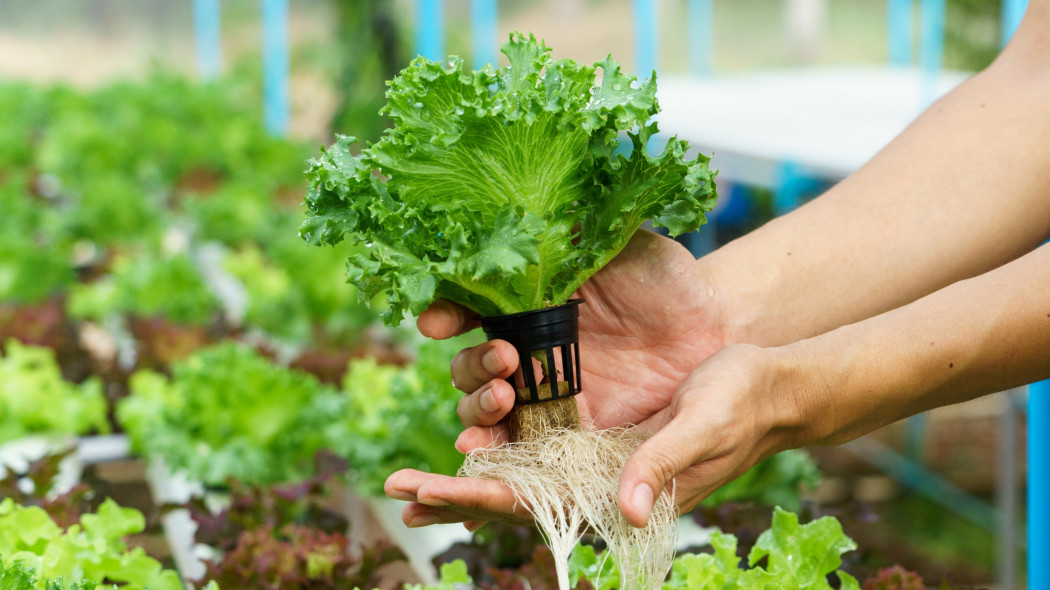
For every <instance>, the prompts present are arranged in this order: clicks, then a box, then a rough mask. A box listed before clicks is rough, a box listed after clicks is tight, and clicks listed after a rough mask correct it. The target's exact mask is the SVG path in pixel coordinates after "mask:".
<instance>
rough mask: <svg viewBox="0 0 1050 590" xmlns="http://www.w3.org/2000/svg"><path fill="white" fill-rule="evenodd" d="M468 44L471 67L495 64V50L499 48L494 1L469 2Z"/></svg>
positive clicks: (497, 17)
mask: <svg viewBox="0 0 1050 590" xmlns="http://www.w3.org/2000/svg"><path fill="white" fill-rule="evenodd" d="M470 44H471V50H472V51H473V60H474V63H473V66H474V68H475V69H476V68H480V67H481V66H483V65H485V64H492V65H493V66H497V65H499V64H497V63H496V48H497V47H498V46H499V13H498V10H497V7H496V0H471V2H470Z"/></svg>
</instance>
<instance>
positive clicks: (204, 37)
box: [193, 0, 222, 80]
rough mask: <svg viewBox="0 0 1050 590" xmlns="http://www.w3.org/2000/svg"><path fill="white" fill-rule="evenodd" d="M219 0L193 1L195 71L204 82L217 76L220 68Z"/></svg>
mask: <svg viewBox="0 0 1050 590" xmlns="http://www.w3.org/2000/svg"><path fill="white" fill-rule="evenodd" d="M220 16H221V14H220V9H219V0H193V30H194V37H195V40H196V43H197V71H198V72H199V73H200V77H201V78H202V79H204V80H212V79H214V78H215V77H216V76H218V75H219V70H220V69H221V67H222V34H221V30H220V27H219V22H220V21H219V19H220Z"/></svg>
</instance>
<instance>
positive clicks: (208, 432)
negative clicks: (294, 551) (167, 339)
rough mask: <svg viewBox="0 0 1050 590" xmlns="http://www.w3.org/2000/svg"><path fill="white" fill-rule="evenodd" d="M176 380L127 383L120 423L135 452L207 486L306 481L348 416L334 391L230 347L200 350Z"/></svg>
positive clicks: (140, 378)
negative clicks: (333, 432) (332, 434)
mask: <svg viewBox="0 0 1050 590" xmlns="http://www.w3.org/2000/svg"><path fill="white" fill-rule="evenodd" d="M172 373H173V375H172V378H171V379H170V380H169V379H168V378H166V377H165V376H163V375H161V374H159V373H155V372H152V371H138V372H136V373H135V374H133V375H132V377H131V391H132V394H131V395H130V396H129V397H128V398H126V399H124V400H123V401H122V402H121V403H120V404H119V405H118V407H117V419H118V421H119V422H120V424H121V425H122V426H123V427H124V429H125V430H126V431H127V432H128V435H129V436H130V438H131V442H132V446H133V448H134V449H135V450H136V451H138V452H141V453H143V454H145V455H147V456H152V455H159V456H160V457H162V458H163V459H164V460H165V461H166V462H167V464H168V466H169V467H171V468H173V469H184V470H186V471H187V472H188V473H189V475H190V476H191V477H194V478H196V479H199V480H201V481H203V482H205V483H207V484H212V485H223V484H225V483H226V480H227V479H228V478H230V477H233V478H236V479H238V480H240V481H242V482H245V483H252V484H254V483H275V482H287V481H298V480H301V479H304V478H306V477H309V476H310V475H311V474H312V473H313V470H314V455H315V454H316V453H317V451H319V450H321V449H323V448H326V447H327V446H329V443H330V439H329V437H328V436H329V432H330V428H331V425H332V424H333V423H338V422H339V417H340V412H341V411H342V409H343V408H345V403H344V402H343V401H342V399H341V396H340V395H339V394H338V393H337V392H336V391H334V390H331V389H329V388H326V387H324V386H322V385H321V384H320V383H318V382H317V380H316V379H314V378H313V377H312V376H310V375H307V374H304V373H300V372H297V371H292V370H290V369H287V368H285V367H281V366H278V365H276V364H274V363H273V362H271V361H270V360H269V359H266V358H265V357H263V356H261V355H260V354H259V353H257V352H256V351H255V350H253V349H251V348H249V347H247V346H244V345H240V344H236V343H232V342H227V343H223V344H219V345H216V346H212V347H209V348H205V349H202V350H200V351H199V352H197V353H196V354H194V355H193V356H191V357H189V358H187V359H184V360H183V361H181V362H178V363H176V364H175V365H174V367H173V368H172Z"/></svg>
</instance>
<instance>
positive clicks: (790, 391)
mask: <svg viewBox="0 0 1050 590" xmlns="http://www.w3.org/2000/svg"><path fill="white" fill-rule="evenodd" d="M819 349H820V344H819V342H813V339H810V340H804V341H801V342H797V343H793V344H790V345H786V346H779V347H773V348H768V349H766V350H767V351H768V354H769V356H770V364H771V366H772V367H773V385H772V387H771V389H770V391H772V392H773V398H774V399H773V400H772V402H771V403H773V404H775V405H776V407H777V413H778V415H780V416H781V418H780V421H779V423H778V424H777V425H776V426H777V427H778V428H779V429H780V431H781V432H782V438H783V441H782V445H781V446H782V447H783V449H789V448H798V447H803V446H807V445H813V444H828V443H829V442H830V441H831V438H832V435H833V433H834V431H835V428H834V426H833V423H834V419H835V416H836V412H835V408H834V406H833V405H832V404H831V402H832V397H831V392H832V391H834V390H835V387H836V386H835V385H834V380H835V377H834V376H835V371H833V370H832V369H831V368H830V367H828V366H827V361H826V357H825V356H824V355H822V354H820V352H819Z"/></svg>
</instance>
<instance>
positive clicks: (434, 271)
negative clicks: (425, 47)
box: [300, 34, 715, 323]
mask: <svg viewBox="0 0 1050 590" xmlns="http://www.w3.org/2000/svg"><path fill="white" fill-rule="evenodd" d="M503 53H504V55H506V56H507V59H508V60H509V62H510V64H509V65H508V66H506V67H504V68H501V69H499V70H495V69H493V68H491V67H485V68H483V69H481V70H477V71H473V72H471V71H469V70H465V69H464V66H463V61H462V60H461V59H459V58H456V57H451V58H449V59H448V60H446V61H444V62H433V61H429V60H427V59H425V58H417V59H416V60H415V61H413V62H412V63H411V65H409V67H408V68H406V69H405V70H403V71H402V72H401V73H400V75H398V76H397V77H396V78H395V79H394V80H392V81H391V82H390V83H389V86H390V89H389V91H388V92H387V105H386V106H385V107H384V108H383V110H382V111H381V113H382V114H385V115H386V116H388V117H389V118H390V119H391V120H392V121H393V123H394V126H393V128H391V129H389V130H387V132H386V133H385V134H384V136H383V137H382V138H381V139H380V140H379V141H378V142H376V143H375V144H372V145H370V146H368V147H367V148H366V149H364V150H363V151H362V152H361V154H360V155H358V156H355V155H352V154H351V146H352V144H353V143H354V141H355V140H354V139H353V138H352V137H340V138H339V139H338V140H337V141H336V143H335V144H334V145H332V146H331V147H330V148H328V149H326V150H322V154H321V156H320V157H319V158H317V159H314V160H312V161H311V162H310V164H309V168H308V170H307V177H308V179H309V190H308V192H307V195H306V205H307V208H308V210H309V211H308V216H307V219H306V221H305V222H304V223H303V225H302V227H301V229H300V234H301V235H302V236H303V237H304V238H305V239H306V240H307V241H309V242H310V243H313V244H318V245H322V244H336V243H338V242H340V241H341V240H343V239H350V240H352V241H354V242H356V243H361V244H364V245H365V246H367V247H368V248H366V249H364V250H362V251H360V252H357V253H354V254H351V255H350V258H349V279H350V282H352V283H353V284H355V285H357V287H358V288H359V290H360V294H361V297H362V298H364V299H368V300H370V299H372V298H373V297H374V296H375V295H377V294H378V293H381V292H385V293H386V297H387V299H388V301H389V302H390V308H389V310H388V312H387V313H386V314H385V317H384V319H385V320H386V321H387V322H388V323H397V322H398V321H399V320H400V319H401V318H402V317H403V315H404V313H405V312H406V311H407V312H410V313H413V314H416V313H419V312H420V311H422V310H423V309H424V308H425V307H426V306H427V305H428V304H429V303H430V302H431V301H432V300H433V299H435V298H445V299H449V300H452V301H455V302H458V303H461V304H463V305H465V306H467V307H469V308H471V309H473V310H475V311H477V312H478V313H481V314H483V315H498V314H505V313H512V312H519V311H526V310H532V309H540V308H543V307H546V306H550V305H557V304H560V303H564V302H565V301H566V300H567V299H568V298H569V297H570V296H571V294H572V293H573V292H574V291H575V290H576V289H577V288H578V287H579V286H580V285H581V284H583V282H584V281H586V280H587V278H588V277H590V276H591V275H592V274H593V273H595V272H596V271H598V270H599V269H600V268H602V267H603V266H604V265H605V264H606V263H608V262H609V261H610V260H612V258H613V257H614V256H616V254H618V253H619V252H620V250H621V249H622V248H623V247H624V246H625V245H626V244H627V241H628V240H629V239H630V237H631V235H632V234H634V232H635V231H636V230H637V229H638V228H639V227H640V226H641V224H642V223H643V222H645V221H646V220H648V219H652V221H653V224H654V225H656V226H661V227H665V228H667V229H668V230H669V232H670V233H671V234H680V233H684V232H689V231H693V230H695V229H697V228H698V227H699V226H700V225H701V224H702V223H703V222H704V221H705V218H704V212H705V211H708V210H709V209H710V208H711V207H712V205H713V202H714V195H715V190H714V184H713V176H714V174H713V172H712V171H711V170H709V169H708V166H707V162H708V158H707V157H705V156H703V155H697V156H696V157H694V158H688V157H687V156H686V150H687V148H688V145H687V143H686V142H684V141H682V140H679V139H676V138H671V139H669V140H668V141H667V143H666V145H665V147H664V149H663V151H662V152H661V153H659V154H657V155H653V154H650V153H649V151H648V149H647V147H646V146H647V145H648V144H649V140H650V139H651V138H653V137H654V136H655V135H656V133H657V127H656V124H655V123H654V122H652V121H651V117H652V116H653V115H655V114H656V112H657V111H658V107H657V102H656V80H655V76H654V77H653V78H651V79H649V80H648V81H646V82H639V81H638V80H636V79H635V78H634V77H633V76H629V75H626V74H623V73H621V72H620V67H619V65H617V64H616V62H614V61H613V60H612V58H611V57H610V58H608V59H606V60H604V61H602V62H599V63H597V64H595V65H593V66H586V65H581V64H578V63H576V62H574V61H572V60H569V59H561V60H553V59H552V58H551V55H550V49H549V48H548V47H547V46H546V45H545V44H543V43H542V42H538V41H537V40H536V39H535V38H534V37H531V36H530V37H529V38H525V37H524V36H522V35H520V34H519V35H514V36H512V37H511V39H510V41H509V42H508V43H506V44H505V45H504V46H503ZM599 70H600V72H601V74H600V80H599ZM621 134H626V137H627V138H628V139H629V142H630V146H631V149H630V152H631V153H630V157H626V156H624V155H622V154H620V153H618V149H619V148H620V145H621V144H620V138H621Z"/></svg>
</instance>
